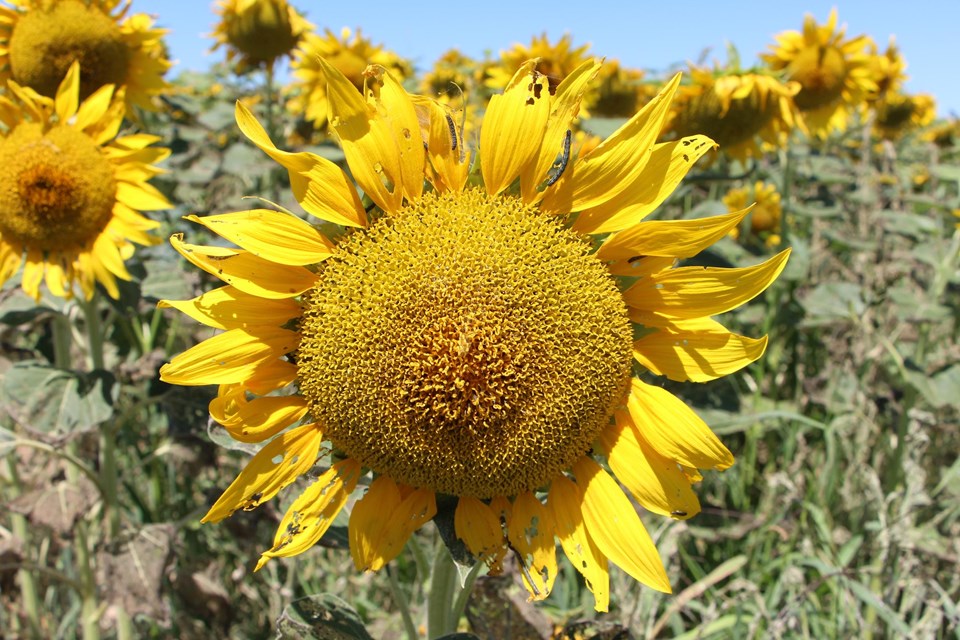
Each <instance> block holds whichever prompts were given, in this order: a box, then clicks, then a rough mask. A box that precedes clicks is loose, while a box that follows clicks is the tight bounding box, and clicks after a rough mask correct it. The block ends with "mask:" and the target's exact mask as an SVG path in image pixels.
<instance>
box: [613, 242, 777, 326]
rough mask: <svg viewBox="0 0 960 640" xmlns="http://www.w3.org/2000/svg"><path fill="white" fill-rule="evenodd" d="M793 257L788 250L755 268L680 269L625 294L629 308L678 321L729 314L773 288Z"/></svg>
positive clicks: (652, 278) (647, 280)
mask: <svg viewBox="0 0 960 640" xmlns="http://www.w3.org/2000/svg"><path fill="white" fill-rule="evenodd" d="M789 257H790V249H785V250H783V251H781V252H780V253H778V254H777V255H775V256H773V257H772V258H770V259H769V260H767V261H765V262H761V263H760V264H758V265H755V266H753V267H742V268H739V269H724V268H720V267H679V268H677V269H670V270H669V271H662V272H660V273H657V274H653V275H651V276H649V277H647V278H642V279H641V280H640V281H638V282H637V283H636V284H634V285H633V286H631V287H630V288H629V289H627V290H626V291H624V292H623V299H624V301H625V302H626V303H627V305H628V306H631V307H634V308H636V309H644V310H649V311H656V312H659V313H662V314H665V315H670V316H673V317H677V318H702V317H706V316H713V315H717V314H720V313H725V312H727V311H730V310H731V309H736V308H737V307H739V306H740V305H741V304H743V303H745V302H747V301H748V300H751V299H753V298H754V297H755V296H757V295H758V294H760V293H761V292H762V291H763V290H765V289H766V288H767V287H769V286H770V285H771V284H772V283H773V281H774V280H776V278H777V276H778V275H780V272H781V271H783V268H784V267H785V266H786V264H787V258H789Z"/></svg>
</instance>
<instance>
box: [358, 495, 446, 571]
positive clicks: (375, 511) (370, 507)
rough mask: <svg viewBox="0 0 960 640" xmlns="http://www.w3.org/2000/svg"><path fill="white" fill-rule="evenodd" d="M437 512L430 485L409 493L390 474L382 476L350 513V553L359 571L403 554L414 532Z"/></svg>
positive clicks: (379, 566)
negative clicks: (427, 487)
mask: <svg viewBox="0 0 960 640" xmlns="http://www.w3.org/2000/svg"><path fill="white" fill-rule="evenodd" d="M436 513H437V503H436V494H435V493H434V492H433V491H431V490H429V489H416V490H412V491H410V492H409V493H408V494H407V495H406V496H405V497H404V496H403V495H402V494H401V491H400V488H399V487H398V486H397V483H396V482H394V481H393V479H392V478H390V477H389V476H379V477H378V478H377V479H376V480H374V481H373V483H371V485H370V488H369V489H368V490H367V493H366V494H365V495H364V496H363V498H361V499H360V500H359V501H358V502H357V504H356V505H354V507H353V511H352V512H351V513H350V554H351V555H352V556H353V563H354V566H356V568H357V570H358V571H379V570H380V569H382V568H383V566H384V565H385V564H387V563H388V562H390V561H391V560H393V559H394V558H396V557H397V556H398V555H400V552H401V551H402V550H403V546H404V545H405V544H406V543H407V539H409V538H410V535H411V534H412V533H413V532H414V531H416V530H417V529H419V528H420V527H422V526H423V525H424V524H426V523H427V522H429V521H430V519H431V518H433V516H435V515H436Z"/></svg>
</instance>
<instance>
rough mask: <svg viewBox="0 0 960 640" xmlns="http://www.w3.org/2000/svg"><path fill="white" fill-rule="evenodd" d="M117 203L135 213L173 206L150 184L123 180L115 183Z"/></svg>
mask: <svg viewBox="0 0 960 640" xmlns="http://www.w3.org/2000/svg"><path fill="white" fill-rule="evenodd" d="M117 202H122V203H123V204H125V205H127V206H128V207H130V208H131V209H136V210H137V211H160V210H163V209H169V208H171V207H172V206H173V205H171V204H170V201H169V200H167V197H166V196H165V195H163V194H162V193H160V191H159V190H158V189H157V188H156V187H155V186H153V185H152V184H148V183H146V182H136V183H134V182H126V181H123V180H118V181H117Z"/></svg>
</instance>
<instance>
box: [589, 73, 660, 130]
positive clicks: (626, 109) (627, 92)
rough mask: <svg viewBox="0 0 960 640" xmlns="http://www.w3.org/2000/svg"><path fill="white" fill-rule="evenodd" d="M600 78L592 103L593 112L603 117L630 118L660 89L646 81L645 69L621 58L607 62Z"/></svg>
mask: <svg viewBox="0 0 960 640" xmlns="http://www.w3.org/2000/svg"><path fill="white" fill-rule="evenodd" d="M599 80H600V81H599V83H598V87H597V90H596V92H595V93H594V95H593V96H591V102H590V105H589V106H590V113H591V115H593V116H597V117H601V118H629V117H630V116H632V115H633V114H635V113H636V112H637V111H639V110H640V108H641V107H642V106H643V105H645V104H647V103H648V102H650V100H651V99H653V97H654V96H655V95H657V91H658V87H656V86H655V85H653V84H651V83H650V82H646V81H644V72H643V71H642V70H640V69H630V68H628V67H624V66H623V65H621V64H620V63H619V62H618V61H617V60H611V61H609V62H608V63H607V64H606V65H604V67H603V69H602V70H601V72H600V79H599Z"/></svg>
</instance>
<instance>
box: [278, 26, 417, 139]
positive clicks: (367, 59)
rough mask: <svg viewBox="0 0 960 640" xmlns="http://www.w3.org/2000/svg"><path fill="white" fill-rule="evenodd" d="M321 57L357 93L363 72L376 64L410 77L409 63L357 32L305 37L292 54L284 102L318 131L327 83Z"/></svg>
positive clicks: (323, 121) (324, 114) (321, 125)
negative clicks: (286, 95) (288, 83)
mask: <svg viewBox="0 0 960 640" xmlns="http://www.w3.org/2000/svg"><path fill="white" fill-rule="evenodd" d="M320 58H324V59H326V60H327V62H328V63H329V64H331V65H333V66H334V67H336V68H337V70H338V71H340V73H342V74H343V75H345V76H346V77H347V78H349V79H350V81H351V82H352V83H353V86H354V87H356V88H357V89H358V90H362V89H363V83H364V75H363V72H364V69H366V68H367V65H370V64H376V65H380V66H382V67H385V68H386V69H388V70H389V71H390V73H392V74H393V75H395V76H397V77H399V78H400V79H401V80H404V79H406V78H408V77H410V76H412V75H413V68H412V67H411V65H410V63H409V62H408V61H406V60H404V59H403V58H401V57H400V56H398V55H397V54H395V53H393V52H392V51H388V50H387V49H384V48H383V46H382V45H375V44H373V43H372V42H371V41H370V40H369V39H368V38H364V37H363V34H362V33H361V32H360V29H357V31H356V33H353V32H351V30H350V29H348V28H346V27H344V28H343V30H342V31H341V32H340V37H337V36H336V34H334V33H333V32H332V31H330V30H329V29H326V35H323V36H320V35H318V34H316V33H308V34H305V35H304V37H303V39H302V40H301V41H300V46H299V47H298V48H297V50H296V51H295V52H294V60H293V65H292V66H293V75H294V77H295V78H296V80H294V82H293V84H292V85H291V87H290V89H291V92H292V95H291V96H290V99H289V100H288V101H287V110H288V111H290V113H294V114H298V115H303V117H305V118H306V120H308V121H310V122H313V124H314V126H315V127H316V128H317V129H324V128H325V127H326V126H327V109H328V105H327V81H326V79H325V77H324V74H323V70H322V68H321V66H320Z"/></svg>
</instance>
